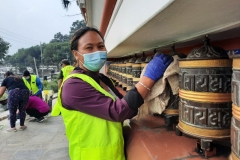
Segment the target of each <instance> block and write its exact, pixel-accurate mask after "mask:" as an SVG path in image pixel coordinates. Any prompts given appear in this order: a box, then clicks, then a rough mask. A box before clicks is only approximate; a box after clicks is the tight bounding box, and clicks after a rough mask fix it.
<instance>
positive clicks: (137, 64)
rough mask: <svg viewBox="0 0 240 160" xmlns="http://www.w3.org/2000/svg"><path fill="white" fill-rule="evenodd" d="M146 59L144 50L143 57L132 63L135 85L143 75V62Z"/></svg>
mask: <svg viewBox="0 0 240 160" xmlns="http://www.w3.org/2000/svg"><path fill="white" fill-rule="evenodd" d="M145 60H146V58H145V55H144V52H143V54H142V57H140V58H138V59H137V60H136V61H135V63H134V64H133V65H132V76H133V86H135V84H137V83H138V82H139V80H140V76H141V72H142V70H141V64H142V63H144V61H145Z"/></svg>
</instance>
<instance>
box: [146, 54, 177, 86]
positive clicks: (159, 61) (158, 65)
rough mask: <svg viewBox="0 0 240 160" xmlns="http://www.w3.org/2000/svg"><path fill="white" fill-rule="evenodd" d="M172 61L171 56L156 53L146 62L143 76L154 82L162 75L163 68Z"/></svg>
mask: <svg viewBox="0 0 240 160" xmlns="http://www.w3.org/2000/svg"><path fill="white" fill-rule="evenodd" d="M172 61H173V58H172V57H171V56H168V55H165V54H157V55H156V56H154V57H153V59H152V60H151V61H150V62H149V63H148V65H147V68H146V71H145V73H144V76H146V77H148V78H150V79H152V80H153V81H155V82H156V81H157V80H159V79H160V78H161V77H162V76H163V74H164V72H165V70H166V69H167V67H168V66H169V65H170V63H171V62H172Z"/></svg>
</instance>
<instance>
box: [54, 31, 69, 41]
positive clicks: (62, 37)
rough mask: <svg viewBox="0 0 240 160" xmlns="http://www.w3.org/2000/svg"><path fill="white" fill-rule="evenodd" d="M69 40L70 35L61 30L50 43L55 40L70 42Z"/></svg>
mask: <svg viewBox="0 0 240 160" xmlns="http://www.w3.org/2000/svg"><path fill="white" fill-rule="evenodd" d="M68 41H69V36H68V35H66V34H65V35H62V33H61V32H58V33H56V34H55V35H54V39H52V40H51V41H50V43H54V42H68Z"/></svg>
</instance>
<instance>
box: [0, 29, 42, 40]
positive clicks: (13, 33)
mask: <svg viewBox="0 0 240 160" xmlns="http://www.w3.org/2000/svg"><path fill="white" fill-rule="evenodd" d="M0 29H1V30H4V31H6V32H9V33H11V34H14V35H18V36H20V37H23V38H26V39H29V40H31V41H36V42H39V41H37V40H34V39H30V38H27V37H24V36H21V35H19V34H16V33H13V32H10V31H8V30H6V29H3V28H0Z"/></svg>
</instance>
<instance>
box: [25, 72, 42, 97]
mask: <svg viewBox="0 0 240 160" xmlns="http://www.w3.org/2000/svg"><path fill="white" fill-rule="evenodd" d="M30 76H31V82H30V84H29V82H28V81H27V80H26V78H24V77H23V78H22V79H23V81H24V83H25V85H26V86H27V88H28V89H29V90H30V91H32V93H33V94H35V93H37V91H38V90H39V89H38V86H37V82H36V81H37V76H36V75H30Z"/></svg>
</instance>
